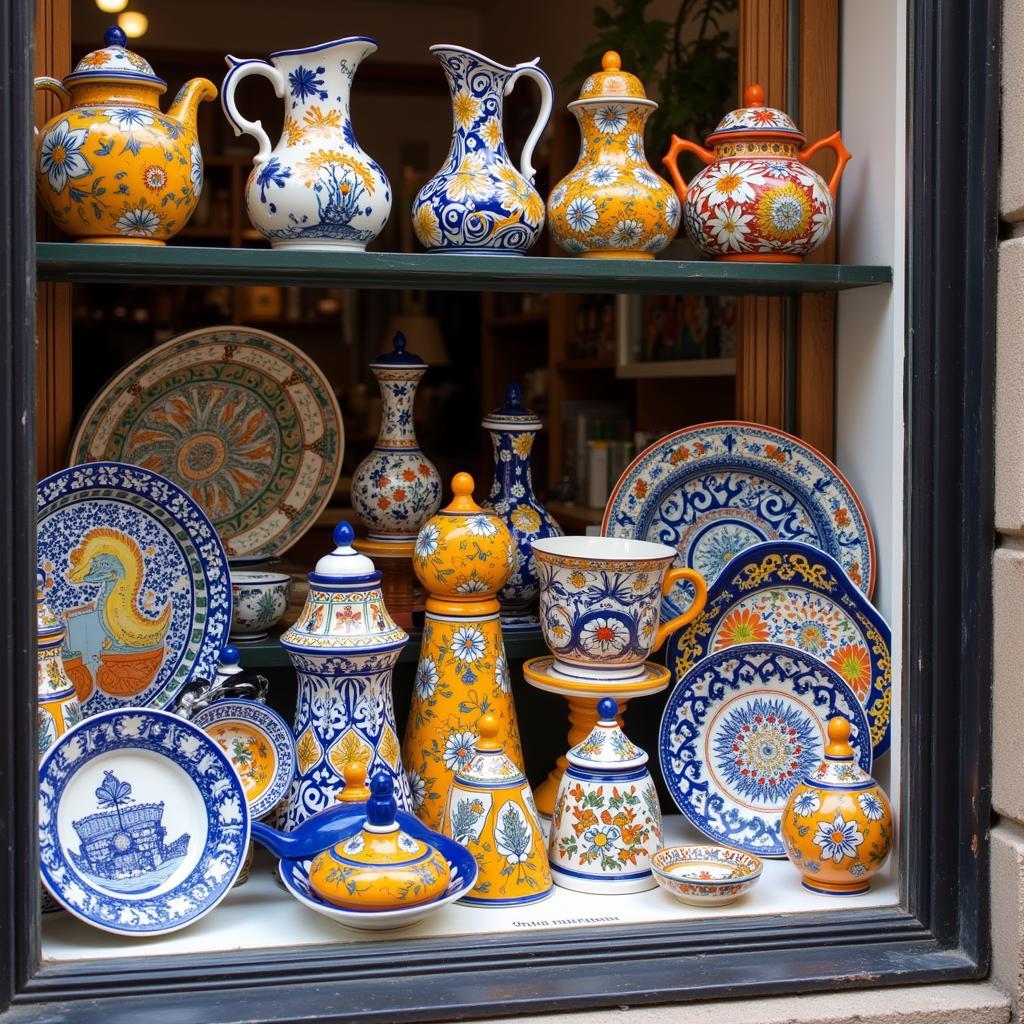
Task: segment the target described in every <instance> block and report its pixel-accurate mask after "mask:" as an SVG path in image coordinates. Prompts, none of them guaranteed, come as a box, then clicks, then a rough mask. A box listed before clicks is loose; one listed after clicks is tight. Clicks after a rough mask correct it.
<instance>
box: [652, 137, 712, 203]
mask: <svg viewBox="0 0 1024 1024" xmlns="http://www.w3.org/2000/svg"><path fill="white" fill-rule="evenodd" d="M680 153H696V155H697V156H699V157H700V158H701V160H703V161H704V163H706V164H709V163H711V161H712V160H714V159H715V154H714V153H712V152H711V150H710V149H705V148H704V147H703V146H698V145H697V143H696V142H691V141H690V140H689V139H681V138H679V136H678V135H673V136H672V145H671V146H669V147H668V152H667V153H666V154H665V155H664V156H663V157H662V158H661V162H662V163H663V164H664V165H665V166H666V167H667V168H668V173H669V176H670V177H671V178H672V184H673V185H675V187H676V195H678V196H679V202H681V203H685V202H686V193H687V192H689V191H690V186H689V185H687V184H686V179H685V178H684V177H683V175H682V173H681V172H680V170H679V166H678V164H677V163H676V161H677V160H678V159H679V154H680Z"/></svg>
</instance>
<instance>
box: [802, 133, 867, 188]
mask: <svg viewBox="0 0 1024 1024" xmlns="http://www.w3.org/2000/svg"><path fill="white" fill-rule="evenodd" d="M826 148H827V149H833V150H835V154H836V169H835V170H834V171H833V172H832V178H831V180H830V181H829V183H828V190H829V192H831V193H832V198H833V199H835V197H836V190H837V189H838V188H839V179H840V178H841V177H842V176H843V168H844V167H846V165H847V163H848V162H849V161H850V158H851V157H852V156H853V154H852V153H851V152H850V151H849V150H848V149H847V148H846V147H845V146H844V145H843V139H842V136H841V135H840V134H839V132H833V133H832V134H831V135H830V136H829V137H828V138H827V139H818V141H817V142H812V143H811V145H809V146H808V147H807V148H806V149H801V150H800V152H799V153H797V156H798V157H799V159H800V162H801V163H807V161H808V160H809V159H810V158H811V157H812V156H814V154H815V153H817V152H818V150H819V149H826Z"/></svg>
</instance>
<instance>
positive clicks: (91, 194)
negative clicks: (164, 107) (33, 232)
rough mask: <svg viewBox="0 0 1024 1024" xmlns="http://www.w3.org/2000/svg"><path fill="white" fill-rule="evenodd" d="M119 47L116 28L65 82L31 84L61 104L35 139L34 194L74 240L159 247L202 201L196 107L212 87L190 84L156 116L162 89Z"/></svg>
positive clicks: (197, 81)
mask: <svg viewBox="0 0 1024 1024" xmlns="http://www.w3.org/2000/svg"><path fill="white" fill-rule="evenodd" d="M126 41H127V40H126V38H125V34H124V32H123V31H122V30H121V29H120V28H118V27H117V26H116V25H115V26H113V27H111V28H109V29H107V31H106V33H105V35H104V36H103V43H104V46H103V48H102V49H99V50H94V51H93V52H92V53H89V54H86V55H85V56H84V57H83V58H82V59H81V60H80V61H79V62H78V65H77V66H76V68H75V70H74V71H73V72H72V73H71V74H70V75H68V76H67V78H65V79H64V81H63V82H60V81H58V80H57V79H56V78H47V77H44V78H37V79H36V80H35V87H36V89H43V90H46V91H48V92H52V93H54V94H55V95H56V96H57V98H58V99H59V101H60V104H61V108H62V110H61V113H59V114H57V115H56V117H53V118H51V119H50V120H49V121H48V122H47V123H46V125H45V126H44V127H43V129H42V130H41V131H40V132H39V134H38V135H37V137H36V158H35V168H36V185H37V191H38V194H39V201H40V202H41V203H42V205H43V209H45V210H46V212H47V214H49V216H50V219H51V220H52V221H53V222H54V224H56V225H57V227H59V228H60V229H61V231H63V232H64V233H65V234H67V235H71V236H72V237H73V238H74V239H75V240H76V241H79V242H128V243H132V244H136V245H163V244H164V242H166V241H167V239H168V238H171V237H172V236H173V235H175V234H177V233H178V232H179V231H180V230H181V229H182V228H183V227H184V226H185V224H186V223H187V222H188V219H189V217H190V216H191V215H192V211H193V210H194V209H195V207H196V204H197V203H198V201H199V194H200V192H201V191H202V188H203V158H202V153H201V152H200V149H199V140H198V134H197V129H196V110H197V108H198V106H199V104H200V103H201V102H202V101H203V100H212V99H214V98H215V97H216V95H217V87H216V86H215V85H214V84H213V83H212V82H211V81H209V80H208V79H205V78H193V79H192V80H191V81H189V82H186V83H185V84H184V85H183V86H182V87H181V90H180V91H179V92H178V95H177V96H176V97H175V99H174V102H173V103H172V104H171V106H170V109H169V110H168V111H167V113H166V114H163V113H161V112H160V107H159V105H158V102H157V100H158V98H159V96H160V95H161V94H162V93H163V92H164V91H165V90H166V89H167V83H166V82H164V81H163V79H161V78H157V76H156V75H155V74H154V72H153V69H152V67H150V65H149V63H148V62H147V61H146V60H144V59H143V58H142V57H140V56H139V55H138V54H137V53H132V52H131V50H128V49H126V48H125V43H126Z"/></svg>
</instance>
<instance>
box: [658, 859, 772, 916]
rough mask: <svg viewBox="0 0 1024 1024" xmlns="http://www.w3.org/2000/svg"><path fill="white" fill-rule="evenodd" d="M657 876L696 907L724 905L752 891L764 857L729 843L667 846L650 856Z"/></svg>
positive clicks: (672, 891) (666, 885)
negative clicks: (727, 844) (746, 851)
mask: <svg viewBox="0 0 1024 1024" xmlns="http://www.w3.org/2000/svg"><path fill="white" fill-rule="evenodd" d="M651 869H652V870H653V871H654V877H655V879H656V880H657V882H658V885H660V886H661V887H662V888H663V889H665V890H666V891H667V892H670V893H671V894H672V895H673V896H675V897H676V899H679V900H682V901H683V903H689V904H691V905H692V906H694V907H721V906H724V905H725V904H726V903H732V902H733V900H736V899H739V897H740V896H742V895H744V893H747V892H749V891H750V890H751V889H753V888H754V886H755V885H756V884H757V880H758V879H759V878H760V877H761V861H760V860H759V859H758V858H757V857H755V856H754V855H753V854H751V853H744V852H743V851H742V850H730V849H729V848H728V847H726V846H666V847H664V848H663V849H661V850H659V851H658V852H657V853H656V854H655V855H654V856H653V857H652V858H651Z"/></svg>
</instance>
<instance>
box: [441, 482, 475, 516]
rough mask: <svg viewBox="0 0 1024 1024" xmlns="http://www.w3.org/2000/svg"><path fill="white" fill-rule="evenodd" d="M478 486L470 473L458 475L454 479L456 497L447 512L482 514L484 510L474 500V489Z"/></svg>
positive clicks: (453, 487)
mask: <svg viewBox="0 0 1024 1024" xmlns="http://www.w3.org/2000/svg"><path fill="white" fill-rule="evenodd" d="M475 486H476V484H475V483H474V482H473V478H472V477H471V476H470V475H469V474H468V473H456V474H455V476H453V477H452V494H453V495H454V497H453V498H452V500H451V503H450V504H449V505H446V506H445V509H444V511H445V512H482V511H483V509H482V508H481V507H480V506H479V505H478V504H477V503H476V502H475V501H474V500H473V488H474V487H475Z"/></svg>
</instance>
